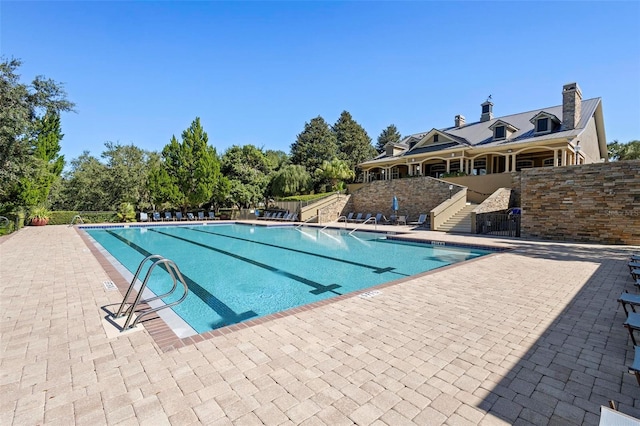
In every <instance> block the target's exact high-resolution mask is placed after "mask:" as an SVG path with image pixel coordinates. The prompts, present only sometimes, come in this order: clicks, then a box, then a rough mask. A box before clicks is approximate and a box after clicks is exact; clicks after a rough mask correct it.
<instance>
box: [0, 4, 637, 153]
mask: <svg viewBox="0 0 640 426" xmlns="http://www.w3.org/2000/svg"><path fill="white" fill-rule="evenodd" d="M639 21H640V2H636V1H629V2H571V1H570V2H539V1H535V2H430V1H424V2H366V1H359V2H334V1H332V2H312V1H300V2H284V1H280V2H265V1H254V2H204V1H194V2H170V1H165V2H150V1H149V2H147V1H138V2H124V1H113V2H92V1H91V2H89V1H87V2H80V1H76V2H53V1H52V2H48V1H47V2H32V1H27V2H11V1H2V2H0V37H1V38H0V50H1V54H2V55H3V56H4V57H5V58H11V57H15V58H19V59H21V60H22V61H23V66H22V67H21V68H20V72H21V74H22V82H24V83H26V82H30V81H31V80H32V78H33V77H34V76H36V75H45V76H46V77H48V78H52V79H53V80H56V81H58V82H62V83H64V86H65V89H66V91H67V93H68V97H69V99H70V100H71V101H73V102H75V103H76V105H77V108H76V109H77V113H69V114H64V115H63V119H62V126H63V129H62V130H63V133H64V134H65V137H64V139H63V141H62V152H63V154H65V157H66V159H67V161H69V160H71V159H72V158H75V157H77V156H79V155H80V154H81V153H82V151H84V150H88V151H90V152H91V154H93V155H95V156H97V157H99V155H100V154H101V153H102V151H103V149H104V143H105V142H106V141H112V142H119V143H121V144H130V143H133V144H135V145H136V146H139V147H141V148H144V149H148V150H156V151H160V150H162V148H163V147H164V145H166V144H167V143H168V142H169V140H170V139H171V136H172V135H176V136H177V137H178V138H179V137H180V134H181V133H182V131H183V130H184V129H186V128H187V127H188V126H189V125H190V124H191V122H192V121H193V120H194V118H195V117H200V118H201V121H202V124H203V126H204V129H205V131H206V132H207V133H208V135H209V142H210V144H211V145H213V146H215V147H216V149H217V150H218V153H223V152H224V151H225V150H226V149H227V148H228V147H230V146H231V145H245V144H254V145H256V146H258V147H263V148H265V149H276V150H283V151H285V152H287V153H288V152H289V150H290V146H291V144H292V143H293V142H294V141H295V139H296V136H297V135H298V134H299V133H300V132H301V131H302V130H303V129H304V125H305V123H306V122H309V121H310V120H311V119H312V118H314V117H317V116H318V115H320V116H322V117H323V118H324V119H325V120H326V121H327V122H328V123H329V124H333V123H335V121H336V120H337V119H338V117H339V115H340V113H341V112H342V111H343V110H347V111H349V112H350V113H351V115H352V116H353V118H354V119H355V120H356V121H357V122H358V123H360V125H362V126H363V127H364V129H365V130H366V131H367V132H368V134H369V136H370V137H371V138H372V140H373V143H374V144H375V141H376V138H377V137H378V135H379V134H380V132H381V131H382V130H383V129H384V128H386V127H387V126H388V125H389V124H392V123H393V124H395V125H396V126H397V127H398V129H399V131H400V133H401V134H403V135H407V134H411V133H417V132H421V131H425V130H430V129H431V128H434V127H436V128H442V127H447V126H451V125H453V120H454V116H455V115H456V114H462V115H464V116H465V117H466V119H467V122H472V121H476V120H478V119H479V117H480V104H481V103H482V102H483V101H484V100H485V99H486V98H487V96H488V95H489V94H491V95H492V99H493V102H494V108H493V111H494V114H495V115H496V116H501V115H507V114H513V113H518V112H523V111H530V110H536V109H541V108H544V107H548V106H553V105H559V104H560V103H561V101H562V96H561V91H562V85H563V84H565V83H569V82H573V81H576V82H578V84H579V85H580V87H581V88H582V92H583V96H584V98H585V99H587V98H593V97H601V98H602V99H603V106H604V116H605V124H606V134H607V140H608V141H609V142H610V141H613V140H614V139H617V140H619V141H620V142H628V141H630V140H633V139H640V78H639V77H638V76H640V31H638V22H639Z"/></svg>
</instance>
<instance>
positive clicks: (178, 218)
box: [176, 212, 186, 220]
mask: <svg viewBox="0 0 640 426" xmlns="http://www.w3.org/2000/svg"><path fill="white" fill-rule="evenodd" d="M176 219H177V220H186V219H185V217H184V216H182V212H176Z"/></svg>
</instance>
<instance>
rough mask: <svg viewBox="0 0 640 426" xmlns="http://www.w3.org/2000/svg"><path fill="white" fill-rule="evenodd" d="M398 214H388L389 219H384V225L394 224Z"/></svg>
mask: <svg viewBox="0 0 640 426" xmlns="http://www.w3.org/2000/svg"><path fill="white" fill-rule="evenodd" d="M397 218H398V216H396V215H395V214H392V215H391V216H389V219H387V220H385V222H384V223H385V225H395V224H396V220H397Z"/></svg>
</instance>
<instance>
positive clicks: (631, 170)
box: [514, 160, 640, 244]
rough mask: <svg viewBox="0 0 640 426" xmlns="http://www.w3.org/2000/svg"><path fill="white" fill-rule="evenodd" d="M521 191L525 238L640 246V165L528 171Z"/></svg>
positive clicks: (621, 163) (637, 162)
mask: <svg viewBox="0 0 640 426" xmlns="http://www.w3.org/2000/svg"><path fill="white" fill-rule="evenodd" d="M514 183H516V182H514ZM520 190H521V204H522V224H521V235H522V237H524V238H531V237H533V238H545V239H552V240H563V241H579V242H594V243H604V244H640V160H634V161H618V162H611V163H595V164H586V165H581V166H567V167H543V168H534V169H527V170H523V171H522V172H521V176H520Z"/></svg>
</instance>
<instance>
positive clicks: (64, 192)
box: [52, 151, 113, 211]
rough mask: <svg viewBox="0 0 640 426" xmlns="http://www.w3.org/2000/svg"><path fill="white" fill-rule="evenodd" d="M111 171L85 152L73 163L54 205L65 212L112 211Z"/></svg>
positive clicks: (65, 175)
mask: <svg viewBox="0 0 640 426" xmlns="http://www.w3.org/2000/svg"><path fill="white" fill-rule="evenodd" d="M108 175H109V170H108V168H107V166H106V165H104V164H103V163H101V162H100V161H99V160H98V159H97V158H95V157H93V156H92V155H90V154H89V151H84V152H83V153H82V154H81V155H80V156H79V157H78V158H74V159H73V160H72V161H71V168H70V170H69V171H68V172H66V173H65V174H64V178H63V181H62V185H61V188H60V191H59V194H58V195H57V197H55V198H54V200H53V202H52V205H53V207H54V208H57V209H65V210H80V211H82V210H92V211H99V210H111V209H112V208H113V205H112V204H111V197H110V196H109V188H108V187H107V184H106V182H107V180H108Z"/></svg>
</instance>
